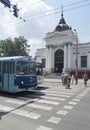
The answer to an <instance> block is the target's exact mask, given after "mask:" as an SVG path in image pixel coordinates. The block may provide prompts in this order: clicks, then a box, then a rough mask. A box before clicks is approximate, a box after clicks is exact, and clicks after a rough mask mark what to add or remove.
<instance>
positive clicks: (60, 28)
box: [55, 6, 71, 32]
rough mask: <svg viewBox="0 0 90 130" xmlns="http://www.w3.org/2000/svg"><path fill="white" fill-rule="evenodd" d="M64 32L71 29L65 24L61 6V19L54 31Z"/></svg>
mask: <svg viewBox="0 0 90 130" xmlns="http://www.w3.org/2000/svg"><path fill="white" fill-rule="evenodd" d="M65 30H71V27H69V26H68V25H67V24H66V22H65V19H64V17H63V6H62V12H61V19H60V21H59V24H58V25H57V26H56V28H55V31H58V32H60V31H65Z"/></svg>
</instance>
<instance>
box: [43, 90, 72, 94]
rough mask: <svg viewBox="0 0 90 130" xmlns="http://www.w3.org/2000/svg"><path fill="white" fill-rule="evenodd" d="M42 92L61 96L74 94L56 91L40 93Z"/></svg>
mask: <svg viewBox="0 0 90 130" xmlns="http://www.w3.org/2000/svg"><path fill="white" fill-rule="evenodd" d="M42 92H46V93H55V94H62V95H74V93H72V92H71V93H68V92H57V91H44V90H43V91H42Z"/></svg>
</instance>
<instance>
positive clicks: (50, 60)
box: [46, 45, 53, 72]
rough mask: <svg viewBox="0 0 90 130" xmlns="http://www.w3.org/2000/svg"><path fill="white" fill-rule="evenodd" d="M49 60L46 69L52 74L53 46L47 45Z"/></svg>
mask: <svg viewBox="0 0 90 130" xmlns="http://www.w3.org/2000/svg"><path fill="white" fill-rule="evenodd" d="M46 47H47V52H46V53H47V54H46V55H47V60H46V69H47V70H48V71H49V72H51V69H52V65H53V59H52V47H53V46H52V45H47V46H46Z"/></svg>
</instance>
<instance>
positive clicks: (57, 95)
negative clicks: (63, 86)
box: [45, 93, 70, 98]
mask: <svg viewBox="0 0 90 130" xmlns="http://www.w3.org/2000/svg"><path fill="white" fill-rule="evenodd" d="M45 94H46V95H52V96H56V97H68V98H69V97H70V96H69V95H61V94H60V95H59V94H54V93H45Z"/></svg>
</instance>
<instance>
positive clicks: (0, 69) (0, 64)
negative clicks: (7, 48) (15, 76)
mask: <svg viewBox="0 0 90 130" xmlns="http://www.w3.org/2000/svg"><path fill="white" fill-rule="evenodd" d="M0 73H1V62H0Z"/></svg>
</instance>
